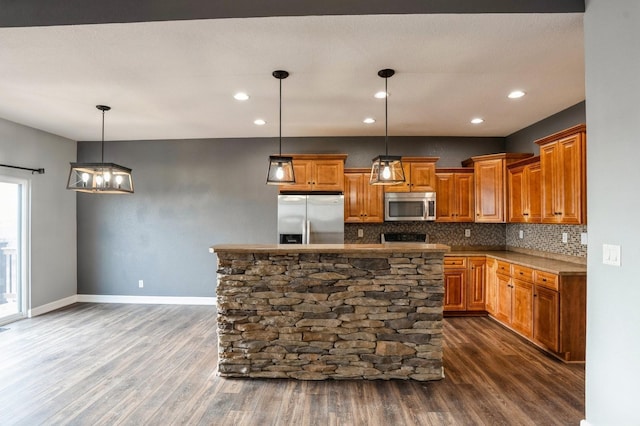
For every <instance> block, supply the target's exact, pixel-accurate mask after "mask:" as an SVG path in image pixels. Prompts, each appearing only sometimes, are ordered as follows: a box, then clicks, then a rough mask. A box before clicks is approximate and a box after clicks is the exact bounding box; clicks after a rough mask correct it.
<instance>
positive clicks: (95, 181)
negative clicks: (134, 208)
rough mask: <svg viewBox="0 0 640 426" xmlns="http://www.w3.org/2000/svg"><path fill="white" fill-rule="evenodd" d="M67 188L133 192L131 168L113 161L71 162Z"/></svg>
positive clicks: (93, 191) (87, 190)
mask: <svg viewBox="0 0 640 426" xmlns="http://www.w3.org/2000/svg"><path fill="white" fill-rule="evenodd" d="M67 189H72V190H74V191H78V192H90V193H96V192H99V193H102V194H133V178H132V176H131V169H128V168H126V167H123V166H119V165H117V164H113V163H71V171H70V172H69V180H68V181H67Z"/></svg>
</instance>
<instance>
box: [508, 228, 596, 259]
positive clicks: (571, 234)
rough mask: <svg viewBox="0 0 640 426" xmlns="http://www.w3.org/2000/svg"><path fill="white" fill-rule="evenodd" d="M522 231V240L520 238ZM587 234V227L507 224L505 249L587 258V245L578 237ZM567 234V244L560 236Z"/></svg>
mask: <svg viewBox="0 0 640 426" xmlns="http://www.w3.org/2000/svg"><path fill="white" fill-rule="evenodd" d="M520 231H522V234H523V238H520ZM586 232H587V225H551V224H543V223H530V224H527V223H509V224H507V225H506V245H507V248H511V247H515V248H522V249H529V250H537V251H543V252H547V253H556V254H562V255H565V256H575V257H579V258H585V259H586V257H587V245H585V244H582V243H581V241H580V236H581V234H582V233H586ZM563 233H566V234H567V242H566V243H563V242H562V234H563Z"/></svg>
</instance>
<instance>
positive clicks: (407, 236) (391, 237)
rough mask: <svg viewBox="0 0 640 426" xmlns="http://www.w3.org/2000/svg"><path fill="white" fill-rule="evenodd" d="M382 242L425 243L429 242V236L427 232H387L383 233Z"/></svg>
mask: <svg viewBox="0 0 640 426" xmlns="http://www.w3.org/2000/svg"><path fill="white" fill-rule="evenodd" d="M380 242H381V243H382V244H385V243H404V244H407V243H416V244H425V243H429V236H428V235H427V234H417V233H413V232H398V233H394V232H387V233H384V234H382V235H381V237H380Z"/></svg>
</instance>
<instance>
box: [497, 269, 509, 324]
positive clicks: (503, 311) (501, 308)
mask: <svg viewBox="0 0 640 426" xmlns="http://www.w3.org/2000/svg"><path fill="white" fill-rule="evenodd" d="M496 290H497V293H496V313H495V317H496V318H497V319H499V320H500V321H502V322H504V323H506V324H511V277H508V276H506V275H502V274H496Z"/></svg>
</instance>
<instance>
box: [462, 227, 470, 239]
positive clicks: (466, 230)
mask: <svg viewBox="0 0 640 426" xmlns="http://www.w3.org/2000/svg"><path fill="white" fill-rule="evenodd" d="M464 236H465V237H467V238H469V237H470V236H471V229H465V230H464Z"/></svg>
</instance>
